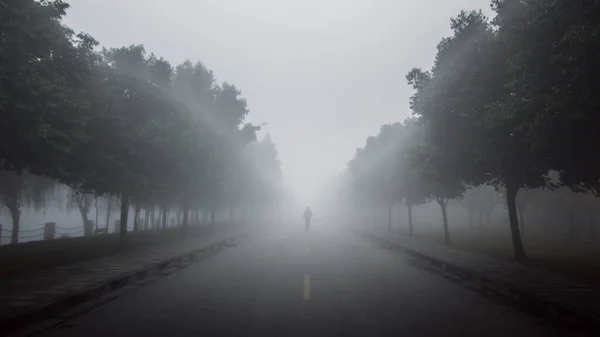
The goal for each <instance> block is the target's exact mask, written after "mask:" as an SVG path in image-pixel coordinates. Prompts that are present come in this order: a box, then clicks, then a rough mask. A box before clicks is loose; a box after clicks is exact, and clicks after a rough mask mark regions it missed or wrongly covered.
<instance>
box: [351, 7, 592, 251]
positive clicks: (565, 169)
mask: <svg viewBox="0 0 600 337" xmlns="http://www.w3.org/2000/svg"><path fill="white" fill-rule="evenodd" d="M491 6H492V9H493V10H494V12H495V16H494V17H493V18H492V19H491V20H490V19H488V18H487V17H486V16H485V15H484V14H483V12H482V11H461V12H460V13H458V15H457V16H456V17H454V18H452V19H451V20H450V28H451V30H452V34H451V35H450V36H448V37H445V38H442V39H441V40H440V42H439V43H438V45H437V54H436V57H435V59H434V61H433V66H432V67H431V69H429V70H422V69H418V68H415V69H412V70H410V71H409V72H408V74H407V76H406V79H407V81H408V84H409V85H411V86H412V88H413V89H414V95H413V96H412V97H411V99H410V107H411V109H412V111H413V114H414V115H415V119H414V121H418V124H419V126H418V128H419V129H420V130H421V131H420V132H419V136H418V137H412V136H411V137H402V136H401V134H402V133H406V131H405V130H404V129H403V128H400V127H397V128H395V131H394V132H395V133H396V136H395V137H394V136H389V135H385V134H384V132H383V128H382V132H380V134H379V135H378V136H377V137H371V138H369V139H368V140H367V144H366V146H365V147H364V148H363V149H361V150H359V151H357V153H356V156H355V158H354V159H353V160H352V161H351V162H350V165H349V172H350V173H351V174H352V177H353V179H352V180H353V184H355V185H356V186H358V187H360V191H361V193H365V195H369V196H373V195H377V194H378V192H379V193H383V194H384V195H385V194H386V193H387V190H386V189H385V188H383V189H382V188H381V187H380V186H386V187H390V186H394V188H395V189H396V190H399V191H402V190H404V191H407V190H410V189H411V188H413V189H414V187H410V186H411V185H410V184H411V182H412V183H415V184H416V185H417V186H419V187H418V188H417V189H418V190H419V191H420V193H418V195H420V196H425V198H426V199H427V198H433V199H434V200H436V201H437V202H438V203H439V204H440V206H441V207H442V213H443V216H444V227H445V228H446V230H447V219H446V214H445V210H444V207H445V204H446V203H447V201H448V200H449V199H460V198H461V197H462V196H463V193H464V191H465V186H469V187H477V186H483V185H485V186H493V187H495V188H496V189H502V190H503V191H504V196H505V197H506V205H507V206H508V207H507V208H508V215H509V220H510V228H511V233H512V240H513V246H514V253H515V257H516V258H517V259H518V260H522V259H525V258H526V255H525V250H524V248H523V244H522V241H521V233H520V229H519V219H518V208H519V207H520V208H523V207H522V206H518V205H517V200H523V198H520V199H517V194H518V193H519V191H521V190H528V189H535V188H548V189H555V188H558V187H560V186H563V187H566V188H570V189H572V190H574V191H592V192H594V193H596V194H597V193H598V191H599V190H598V187H599V183H600V179H599V178H600V176H599V173H600V166H599V165H598V164H599V162H598V156H597V154H596V145H595V144H597V143H598V139H597V137H599V135H600V132H599V131H600V130H599V129H598V128H599V125H600V123H599V121H598V120H597V118H598V116H597V115H598V114H597V113H596V112H597V110H598V108H599V107H600V104H599V103H598V102H599V98H598V95H596V94H595V93H596V92H597V91H598V90H597V89H598V88H596V86H597V85H598V84H597V79H598V75H600V73H598V71H599V70H598V69H597V67H595V66H594V62H593V61H592V60H595V59H596V58H597V56H598V55H599V53H600V42H599V41H600V40H599V39H598V38H597V35H598V32H600V4H599V3H598V1H568V0H557V1H543V0H493V1H492V3H491ZM406 124H407V122H404V125H405V126H406ZM386 127H387V126H384V128H386ZM388 128H389V127H388ZM382 142H384V143H386V142H387V143H386V145H381V144H380V143H382ZM386 147H388V148H389V147H392V148H395V149H396V150H395V152H394V153H393V154H386V155H382V154H383V153H385V151H384V150H382V149H383V148H386ZM403 147H409V148H412V153H413V155H412V157H411V158H410V160H409V159H408V157H406V156H402V155H401V153H402V151H400V150H398V149H400V148H403ZM375 148H378V149H379V150H374V149H375ZM373 153H378V155H379V156H380V157H378V155H375V154H373ZM399 158H401V160H399ZM359 163H361V164H359ZM390 165H391V167H393V169H392V170H393V171H395V173H394V174H389V173H387V171H386V170H384V169H383V168H385V167H390ZM407 172H416V173H418V175H417V176H418V177H419V179H418V180H415V179H414V178H409V179H402V177H406V176H407V174H408V173H407ZM550 172H558V176H559V177H558V179H551V178H550ZM409 176H410V177H413V176H411V175H409ZM379 180H382V181H384V182H383V183H382V182H381V181H379ZM415 181H416V182H415ZM482 192H483V190H482ZM473 193H475V192H471V193H470V194H469V196H468V197H469V198H472V197H473ZM519 205H522V203H520V204H519ZM482 207H483V206H482ZM446 240H447V242H449V237H448V233H447V232H446Z"/></svg>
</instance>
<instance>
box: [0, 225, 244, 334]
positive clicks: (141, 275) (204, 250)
mask: <svg viewBox="0 0 600 337" xmlns="http://www.w3.org/2000/svg"><path fill="white" fill-rule="evenodd" d="M249 235H251V233H250V232H244V233H242V234H239V235H233V236H229V237H227V238H225V239H221V240H218V241H216V242H214V243H210V244H208V245H207V246H204V247H201V248H198V249H195V250H193V251H190V252H187V253H184V254H180V255H178V256H175V257H172V258H169V259H166V260H164V261H161V262H158V263H152V264H148V265H146V266H144V267H142V268H139V269H137V270H132V271H129V272H124V273H122V274H120V275H119V276H116V277H112V278H109V279H104V280H102V281H99V282H98V283H96V284H94V285H92V286H89V287H87V288H85V289H82V290H80V291H76V292H74V293H71V294H68V295H66V296H64V297H62V298H60V299H58V300H56V301H53V302H52V303H47V304H43V305H40V306H38V307H35V308H32V309H31V310H28V311H25V312H21V313H18V314H16V315H13V316H9V317H7V318H5V319H3V320H2V321H0V335H3V336H4V335H8V334H9V333H23V332H25V331H21V330H27V328H28V327H31V328H33V329H35V325H36V323H39V322H40V321H44V320H52V318H56V317H57V316H59V315H60V314H61V313H62V312H65V311H67V310H69V309H71V308H73V307H75V306H78V305H82V304H84V303H86V302H90V301H94V300H97V299H99V298H101V297H103V296H106V295H107V294H109V293H112V292H114V291H117V290H120V289H122V288H124V287H126V286H129V285H134V284H136V283H144V282H143V280H145V279H147V278H150V277H151V276H154V275H160V274H163V275H166V274H170V273H171V272H173V271H175V270H178V269H181V268H183V267H185V266H187V265H188V264H189V263H191V262H195V261H198V260H201V259H203V258H206V257H209V256H212V255H214V254H216V253H217V252H219V251H221V250H222V249H224V248H226V247H232V246H235V245H237V244H239V242H240V241H241V240H242V239H244V238H246V237H248V236H249ZM62 317H63V319H64V315H63V316H62ZM35 330H37V329H35Z"/></svg>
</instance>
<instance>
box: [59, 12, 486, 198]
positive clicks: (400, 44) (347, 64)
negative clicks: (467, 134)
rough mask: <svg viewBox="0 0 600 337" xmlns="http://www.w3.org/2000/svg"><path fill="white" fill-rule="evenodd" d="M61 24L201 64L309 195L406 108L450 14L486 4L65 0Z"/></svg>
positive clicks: (112, 43) (299, 190) (296, 186)
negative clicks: (242, 107)
mask: <svg viewBox="0 0 600 337" xmlns="http://www.w3.org/2000/svg"><path fill="white" fill-rule="evenodd" d="M66 2H68V3H70V4H71V6H72V7H71V9H70V10H69V12H68V16H67V18H66V23H67V25H69V26H71V27H72V28H73V29H75V30H76V31H84V32H87V33H90V34H91V35H93V36H94V37H95V38H96V39H97V40H99V41H100V43H101V44H102V45H103V46H107V47H119V46H123V45H130V44H144V45H145V46H146V50H147V51H148V52H154V53H155V54H157V55H159V56H162V57H164V58H166V59H168V60H169V61H171V63H173V64H176V63H179V62H181V61H183V60H185V59H190V60H192V61H202V62H203V63H204V64H205V65H206V66H207V67H209V68H210V69H212V70H214V72H215V74H216V76H217V79H218V80H219V81H228V82H230V83H233V84H235V85H236V86H238V88H240V89H241V90H242V94H243V95H244V96H245V97H246V98H247V100H248V105H249V108H250V116H249V121H251V122H254V123H262V122H268V123H269V125H268V126H267V127H266V128H265V131H266V132H268V133H270V134H271V137H272V138H273V140H274V141H275V142H276V143H277V145H278V148H279V152H280V159H281V161H282V163H283V171H284V174H285V177H286V182H287V183H288V186H289V187H290V188H291V189H292V190H293V191H294V192H295V193H296V194H297V195H298V196H299V197H300V198H301V199H302V200H303V201H305V202H310V201H311V200H314V198H316V197H317V196H318V195H319V192H320V191H319V189H320V188H321V186H323V185H322V184H323V183H324V182H325V181H326V180H327V179H329V177H331V176H332V175H333V174H335V173H337V172H340V171H341V170H342V169H343V168H344V167H345V165H346V163H347V161H348V160H349V159H350V158H351V157H352V156H353V154H354V151H355V150H356V148H357V147H360V146H362V145H363V143H364V141H365V139H366V137H367V136H369V135H372V134H376V133H377V132H378V130H379V127H380V125H381V124H384V123H390V122H394V121H400V120H402V119H404V118H405V117H407V116H408V115H409V114H410V110H409V106H408V98H409V97H410V95H411V89H410V88H409V86H408V85H406V80H405V75H406V73H407V72H408V71H409V70H410V69H411V68H412V67H414V66H417V67H425V68H429V67H430V66H431V64H432V61H433V57H434V55H435V46H436V44H437V42H438V41H439V40H440V39H441V38H442V37H443V36H447V35H448V34H449V30H450V29H449V18H450V17H451V16H454V15H456V14H457V13H458V12H459V11H460V10H461V9H483V10H484V11H486V12H488V13H489V12H490V11H489V2H490V1H489V0H319V1H317V0H169V1H165V0H162V1H158V0H66Z"/></svg>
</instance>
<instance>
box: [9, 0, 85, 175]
mask: <svg viewBox="0 0 600 337" xmlns="http://www.w3.org/2000/svg"><path fill="white" fill-rule="evenodd" d="M68 7H69V6H68V5H67V4H65V3H64V2H62V1H60V0H54V1H51V0H48V1H34V0H23V1H9V2H6V1H3V2H2V11H1V13H0V35H1V36H2V37H3V38H2V44H0V55H2V59H3V60H6V62H4V61H3V62H2V63H1V64H0V170H16V171H22V170H28V171H29V172H31V173H33V174H43V175H47V176H51V177H55V178H61V177H63V176H64V175H65V170H64V164H65V157H66V156H67V155H68V154H69V153H70V151H71V149H72V148H73V147H74V146H77V145H78V144H79V143H81V142H83V141H84V139H85V133H84V132H83V127H84V125H85V123H86V122H87V120H88V119H89V110H88V108H89V104H88V101H87V99H86V98H87V93H88V92H89V89H90V88H89V83H90V80H91V78H92V77H93V75H94V74H93V65H94V64H95V63H96V62H97V58H96V57H95V55H94V53H93V48H94V47H95V46H96V44H97V42H96V41H95V40H94V39H93V38H91V37H90V36H88V35H85V34H77V35H76V34H75V33H74V32H73V31H72V30H71V29H70V28H68V27H65V26H63V25H62V23H61V19H62V17H63V16H64V15H65V12H66V10H67V8H68ZM8 60H10V61H8Z"/></svg>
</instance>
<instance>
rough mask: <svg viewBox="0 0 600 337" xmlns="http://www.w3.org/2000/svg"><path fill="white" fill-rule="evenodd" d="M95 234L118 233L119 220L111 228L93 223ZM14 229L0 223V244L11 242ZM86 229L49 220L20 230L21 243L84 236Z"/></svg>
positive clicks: (131, 227)
mask: <svg viewBox="0 0 600 337" xmlns="http://www.w3.org/2000/svg"><path fill="white" fill-rule="evenodd" d="M91 225H92V226H93V230H92V232H93V234H94V235H102V234H106V233H116V232H118V230H119V226H118V220H116V221H115V223H114V225H113V226H111V227H109V228H106V227H104V228H96V227H95V226H94V225H93V222H92V224H91ZM127 231H128V232H131V231H133V226H129V227H127ZM12 233H13V231H12V229H6V228H4V226H3V225H1V224H0V245H2V244H9V243H10V242H11V240H12ZM84 234H85V230H84V227H83V225H81V226H77V227H61V226H57V225H56V223H54V222H47V223H45V224H44V225H43V226H41V227H39V228H35V229H22V230H19V240H18V242H19V243H25V242H31V241H41V240H53V239H61V238H75V237H81V236H84Z"/></svg>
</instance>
